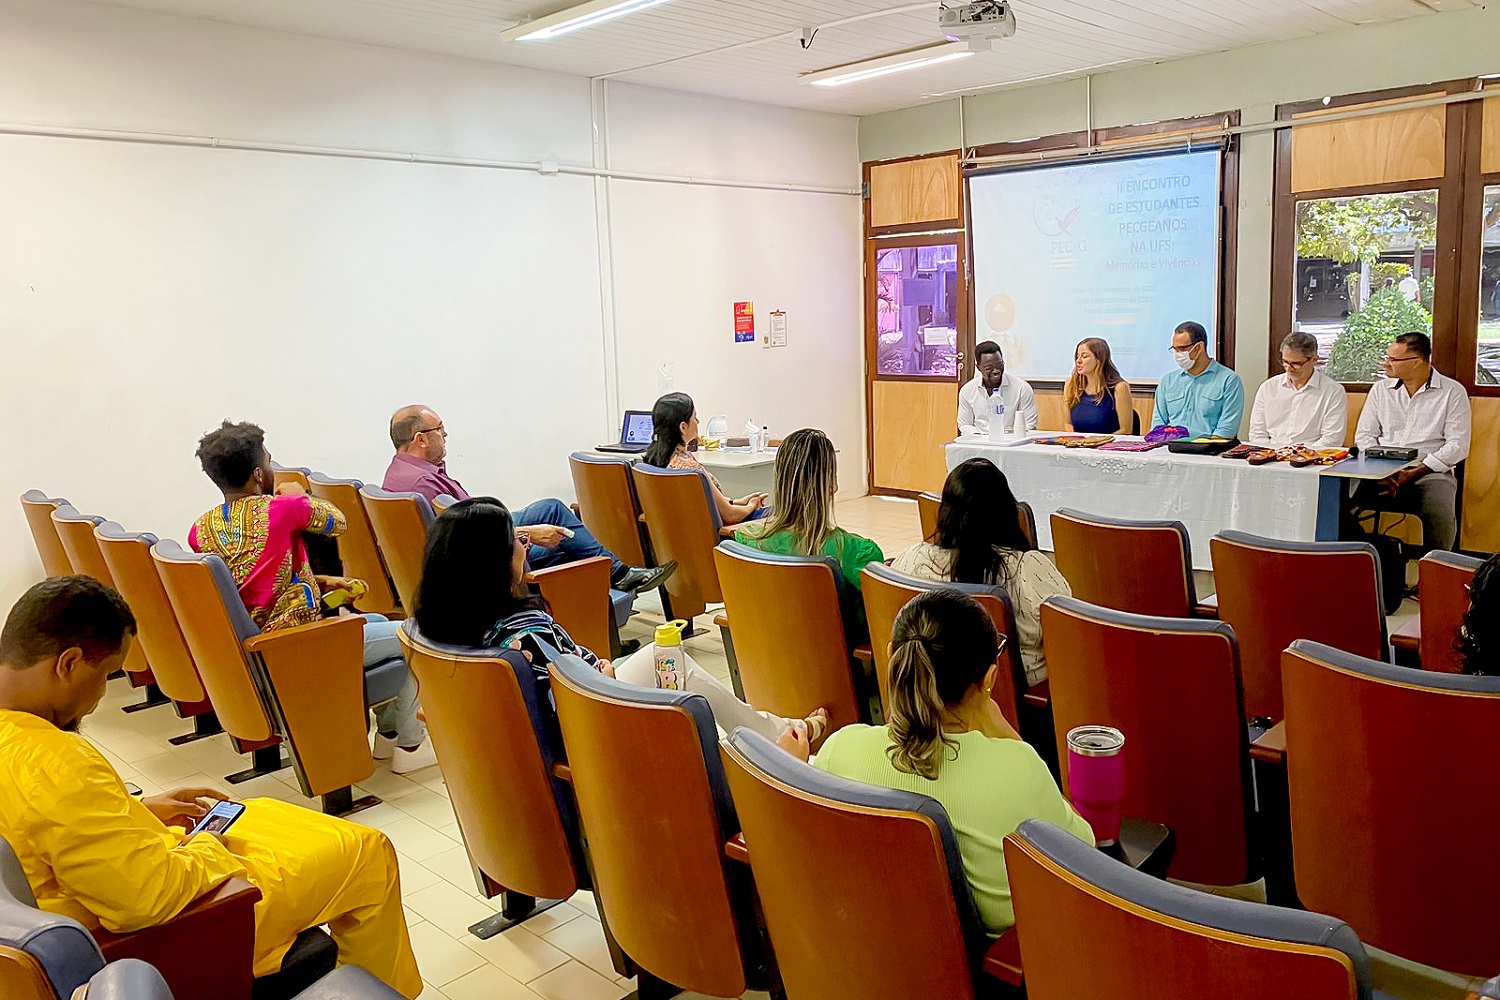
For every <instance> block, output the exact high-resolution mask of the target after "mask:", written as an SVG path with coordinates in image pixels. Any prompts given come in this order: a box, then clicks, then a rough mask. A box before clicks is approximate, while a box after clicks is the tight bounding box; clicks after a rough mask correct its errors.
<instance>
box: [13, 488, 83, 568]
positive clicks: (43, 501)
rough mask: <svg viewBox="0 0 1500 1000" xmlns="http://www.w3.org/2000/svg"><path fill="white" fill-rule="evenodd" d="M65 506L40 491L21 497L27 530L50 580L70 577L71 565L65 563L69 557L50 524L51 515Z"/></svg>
mask: <svg viewBox="0 0 1500 1000" xmlns="http://www.w3.org/2000/svg"><path fill="white" fill-rule="evenodd" d="M67 502H68V501H66V500H63V499H61V498H56V499H54V498H52V497H49V496H47V495H46V494H45V493H43V492H42V491H41V490H27V491H26V492H25V493H22V494H21V512H22V513H23V514H25V515H26V526H27V527H28V528H30V529H31V538H32V541H34V542H35V543H36V554H37V556H38V557H40V559H41V560H42V572H43V573H44V574H45V575H47V576H49V577H51V576H70V575H71V574H72V573H73V565H72V563H70V562H68V554H67V552H65V551H64V550H63V546H62V541H61V540H60V539H59V538H58V537H57V527H56V526H55V525H54V524H53V523H52V512H53V511H54V510H56V509H57V508H58V507H59V506H61V505H62V504H65V503H67Z"/></svg>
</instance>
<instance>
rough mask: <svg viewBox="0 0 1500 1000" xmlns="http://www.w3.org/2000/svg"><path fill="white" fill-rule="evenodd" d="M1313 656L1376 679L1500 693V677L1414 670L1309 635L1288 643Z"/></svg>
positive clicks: (1438, 687) (1437, 687) (1475, 691)
mask: <svg viewBox="0 0 1500 1000" xmlns="http://www.w3.org/2000/svg"><path fill="white" fill-rule="evenodd" d="M1287 648H1288V649H1290V650H1291V651H1292V652H1294V653H1301V654H1303V655H1304V656H1308V657H1310V658H1312V659H1314V660H1319V661H1321V662H1323V663H1327V664H1329V665H1330V666H1334V667H1338V668H1340V669H1342V670H1349V671H1353V672H1354V673H1358V674H1364V675H1365V676H1366V677H1373V678H1375V679H1376V680H1382V681H1392V682H1394V683H1396V684H1408V685H1412V686H1414V687H1424V688H1430V689H1432V690H1434V691H1462V692H1464V693H1466V694H1500V677H1476V676H1473V675H1471V674H1450V673H1446V672H1444V671H1439V670H1417V669H1414V668H1412V667H1398V666H1396V665H1395V664H1393V663H1385V662H1383V661H1381V660H1370V659H1366V658H1365V657H1363V656H1356V655H1355V654H1354V653H1348V652H1345V651H1344V650H1342V649H1334V648H1333V647H1332V646H1325V645H1323V644H1322V643H1321V642H1313V641H1312V640H1311V639H1297V640H1296V641H1294V642H1293V643H1292V644H1291V645H1290V646H1288V647H1287Z"/></svg>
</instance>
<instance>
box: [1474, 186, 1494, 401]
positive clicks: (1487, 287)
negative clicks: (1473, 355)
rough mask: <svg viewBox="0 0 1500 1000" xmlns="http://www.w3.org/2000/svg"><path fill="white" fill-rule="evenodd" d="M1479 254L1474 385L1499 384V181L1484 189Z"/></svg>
mask: <svg viewBox="0 0 1500 1000" xmlns="http://www.w3.org/2000/svg"><path fill="white" fill-rule="evenodd" d="M1481 211H1482V212H1483V216H1482V225H1481V227H1480V228H1481V230H1482V232H1483V237H1482V242H1481V250H1480V254H1479V257H1480V259H1479V363H1478V364H1477V365H1476V370H1475V373H1474V384H1475V385H1500V184H1491V185H1489V186H1487V187H1486V188H1485V189H1484V204H1483V206H1482V208H1481Z"/></svg>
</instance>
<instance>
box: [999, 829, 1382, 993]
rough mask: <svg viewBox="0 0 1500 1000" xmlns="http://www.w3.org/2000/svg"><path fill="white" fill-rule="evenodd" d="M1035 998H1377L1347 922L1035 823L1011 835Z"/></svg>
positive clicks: (1015, 889) (1013, 883)
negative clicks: (1193, 877)
mask: <svg viewBox="0 0 1500 1000" xmlns="http://www.w3.org/2000/svg"><path fill="white" fill-rule="evenodd" d="M1005 867H1006V870H1007V872H1009V874H1010V887H1011V896H1012V901H1013V902H1014V904H1015V909H1016V932H1017V936H1018V937H1019V939H1020V953H1021V960H1022V962H1023V963H1024V964H1025V968H1026V995H1027V997H1028V1000H1078V998H1079V997H1107V998H1109V1000H1163V998H1168V997H1171V998H1177V997H1184V998H1186V997H1204V998H1208V997H1212V998H1213V1000H1270V998H1275V1000H1375V998H1383V994H1380V993H1378V992H1376V991H1372V990H1371V988H1370V963H1369V958H1368V956H1367V955H1366V953H1365V949H1364V946H1363V945H1362V944H1361V943H1360V940H1359V938H1358V937H1357V936H1356V935H1355V932H1354V931H1352V930H1350V928H1349V926H1348V925H1347V924H1345V923H1343V922H1342V921H1339V920H1336V919H1333V918H1331V917H1326V916H1323V915H1322V914H1320V913H1307V912H1303V911H1300V910H1289V909H1283V908H1281V907H1277V906H1268V905H1266V904H1263V903H1251V902H1246V901H1244V900H1239V899H1227V898H1223V897H1220V896H1213V895H1209V894H1208V893H1203V892H1198V891H1196V890H1193V889H1188V888H1185V887H1183V886H1178V885H1173V884H1172V883H1170V882H1165V881H1162V880H1161V879H1156V878H1152V877H1151V876H1149V875H1145V874H1143V873H1141V872H1137V871H1134V870H1132V869H1131V868H1130V867H1129V866H1127V865H1123V864H1121V863H1119V862H1118V861H1116V860H1114V859H1113V858H1111V857H1108V856H1107V855H1105V854H1103V853H1101V852H1100V851H1097V850H1094V849H1093V848H1091V847H1089V846H1088V845H1087V844H1085V843H1083V842H1082V841H1080V840H1078V839H1076V838H1074V837H1073V836H1071V835H1070V834H1068V833H1067V832H1066V831H1064V830H1061V829H1059V828H1058V827H1055V826H1052V825H1050V824H1048V823H1045V822H1042V821H1041V820H1034V819H1032V820H1027V821H1025V822H1024V823H1022V824H1021V825H1020V827H1019V828H1018V829H1017V830H1016V832H1015V833H1012V834H1010V835H1009V836H1007V837H1006V838H1005Z"/></svg>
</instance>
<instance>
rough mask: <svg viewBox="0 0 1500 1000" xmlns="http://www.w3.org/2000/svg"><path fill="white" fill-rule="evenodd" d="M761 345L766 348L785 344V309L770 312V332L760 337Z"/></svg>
mask: <svg viewBox="0 0 1500 1000" xmlns="http://www.w3.org/2000/svg"><path fill="white" fill-rule="evenodd" d="M761 346H762V347H764V348H766V349H767V350H769V349H771V348H773V347H785V346H786V310H785V309H777V310H776V311H775V312H773V313H771V332H770V333H767V334H766V335H765V336H764V337H762V338H761Z"/></svg>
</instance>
